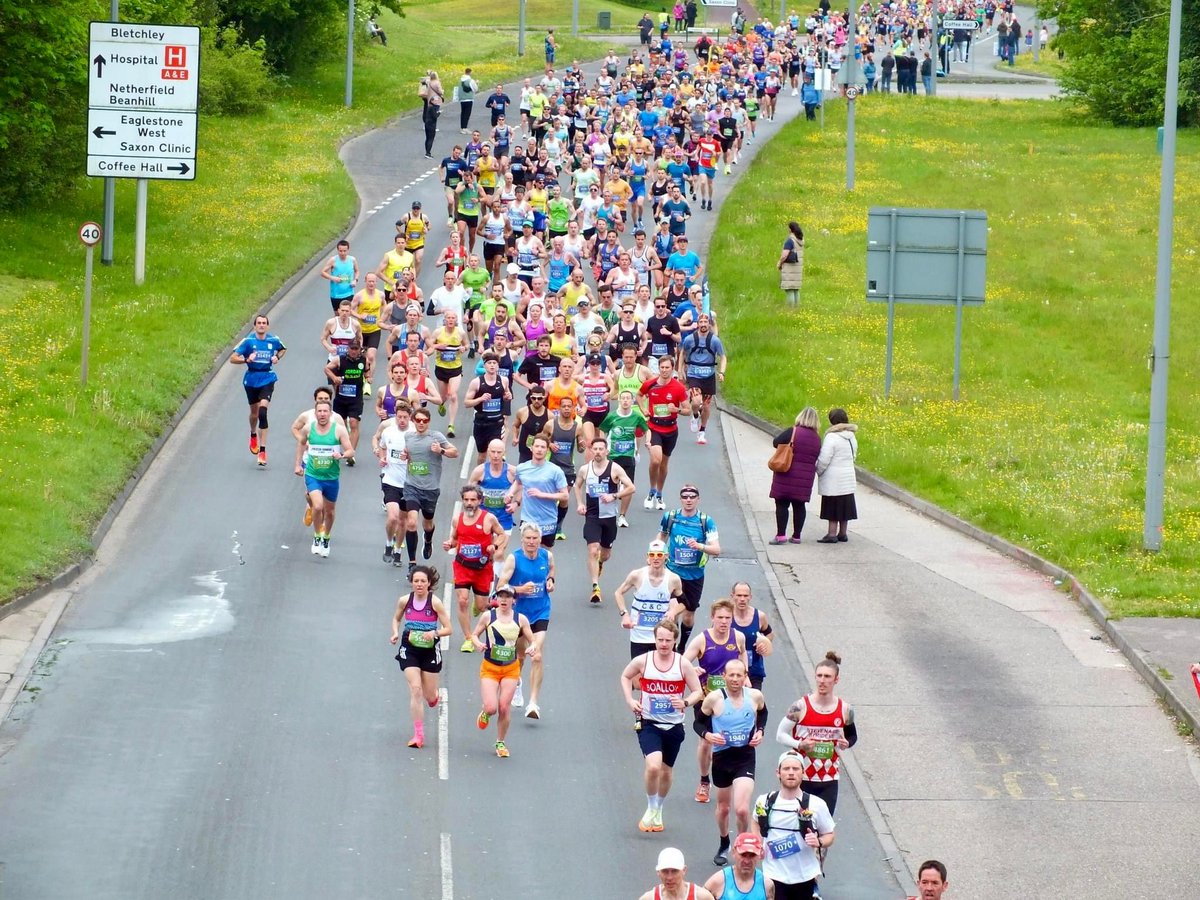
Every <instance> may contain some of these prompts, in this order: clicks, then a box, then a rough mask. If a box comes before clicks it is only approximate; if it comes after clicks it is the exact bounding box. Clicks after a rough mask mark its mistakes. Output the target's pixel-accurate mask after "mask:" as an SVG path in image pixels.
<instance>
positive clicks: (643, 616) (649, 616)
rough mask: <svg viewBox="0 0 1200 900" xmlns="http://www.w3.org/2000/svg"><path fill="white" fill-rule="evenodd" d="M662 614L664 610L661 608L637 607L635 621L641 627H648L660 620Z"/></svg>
mask: <svg viewBox="0 0 1200 900" xmlns="http://www.w3.org/2000/svg"><path fill="white" fill-rule="evenodd" d="M664 615H665V611H664V610H661V609H639V610H638V614H637V623H638V625H639V626H641V627H642V628H649V627H651V626H653V625H657V624H658V623H659V622H661V621H662V620H663V616H664Z"/></svg>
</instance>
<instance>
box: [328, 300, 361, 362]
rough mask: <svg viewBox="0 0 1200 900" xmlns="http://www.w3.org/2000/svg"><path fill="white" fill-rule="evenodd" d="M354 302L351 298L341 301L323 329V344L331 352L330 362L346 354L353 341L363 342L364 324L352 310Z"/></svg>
mask: <svg viewBox="0 0 1200 900" xmlns="http://www.w3.org/2000/svg"><path fill="white" fill-rule="evenodd" d="M353 303H354V301H353V299H351V298H347V299H345V300H342V301H340V302H339V303H338V306H337V311H336V312H335V313H334V315H333V317H332V318H331V319H329V320H328V321H326V322H325V327H324V328H322V329H321V346H322V347H324V348H325V350H326V351H327V352H328V353H329V357H328V361H329V362H336V361H337V358H338V357H339V356H345V355H346V348H348V347H349V346H350V342H351V341H358V342H359V343H360V344H361V343H362V325H360V324H359V322H358V319H356V318H354V316H353V315H352V314H351V312H350V309H351V307H352V305H353Z"/></svg>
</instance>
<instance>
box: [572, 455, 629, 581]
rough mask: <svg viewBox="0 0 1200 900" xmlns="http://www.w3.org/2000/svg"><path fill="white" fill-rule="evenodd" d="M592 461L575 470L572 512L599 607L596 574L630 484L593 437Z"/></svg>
mask: <svg viewBox="0 0 1200 900" xmlns="http://www.w3.org/2000/svg"><path fill="white" fill-rule="evenodd" d="M590 447H591V450H592V458H591V460H590V461H587V462H584V464H583V465H582V466H580V467H579V472H578V473H577V476H576V479H575V502H576V504H578V505H577V507H576V512H578V513H579V514H580V515H581V516H583V517H584V520H583V540H584V542H585V543H586V544H587V548H588V572H589V573H590V574H591V576H592V596H591V602H592V603H593V604H599V603H600V601H601V595H600V573H602V572H603V571H604V564H605V563H606V562H608V559H609V557H610V556H612V545H613V542H614V541H615V540H616V539H617V515H618V513H617V510H618V509H620V501H621V500H622V499H623V498H625V497H629V496H632V495H633V482H632V481H630V480H629V476H628V475H626V474H625V472H624V470H623V469H622V468H621V467H620V466H618V465H616V464H615V463H613V462H611V461H610V460H609V458H608V440H607V439H606V438H604V437H602V436H599V435H597V436H596V437H594V438H592V440H591V444H590Z"/></svg>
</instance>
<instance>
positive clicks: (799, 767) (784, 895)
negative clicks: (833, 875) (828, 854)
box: [752, 750, 834, 900]
mask: <svg viewBox="0 0 1200 900" xmlns="http://www.w3.org/2000/svg"><path fill="white" fill-rule="evenodd" d="M775 771H776V774H777V776H778V778H779V789H778V790H774V791H771V792H769V793H766V794H760V795H759V796H758V799H757V800H756V801H755V803H754V818H753V820H752V826H753V831H754V833H755V834H757V835H760V836H761V837H762V838H763V842H764V844H765V845H766V850H767V855H766V858H765V859H764V860H763V875H764V877H766V878H767V879H769V880H771V881H772V882H774V884H775V897H776V898H777V900H793V898H801V900H809V898H812V897H815V896H816V893H817V878H818V877H819V876H820V875H821V861H820V858H819V857H818V856H817V853H818V852H819V851H820V850H821V849H823V848H826V847H829V846H831V845H832V844H833V840H834V831H833V830H834V823H833V816H832V815H830V813H829V807H827V806H826V805H825V801H824V800H822V799H821V798H820V797H817V796H814V795H812V794H809V793H808V792H807V791H805V790H804V789H803V788H802V787H801V786H800V781H801V778H802V776H803V772H804V763H803V760H801V758H800V757H799V756H798V755H797V754H796V753H795V752H794V751H791V750H788V751H786V752H785V753H783V754H782V755H781V756H780V757H779V764H778V767H777V768H776V770H775ZM806 814H807V815H806Z"/></svg>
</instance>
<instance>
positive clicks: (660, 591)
mask: <svg viewBox="0 0 1200 900" xmlns="http://www.w3.org/2000/svg"><path fill="white" fill-rule="evenodd" d="M631 591H632V592H633V596H632V598H630V600H629V602H628V603H626V601H625V595H626V594H628V593H629V592H631ZM682 596H683V587H682V585H681V583H680V581H679V576H678V575H676V574H675V573H674V572H672V571H670V570H669V569H668V568H667V545H666V544H664V543H663V542H662V541H651V542H650V546H649V547H648V548H647V550H646V565H644V566H640V567H638V568H636V569H634V570H633V571H632V572H630V573H629V574H628V575H626V576H625V580H624V581H622V582H621V586H620V587H618V588H617V590H616V591H615V592H614V594H613V598H614V599H615V601H616V604H617V612H618V613H619V614H620V616H621V627H622V628H625V629H628V631H629V656H630V658H631V659H636V658H637V657H639V656H642V655H644V654H646V653H649V652H650V651H652V650H653V649H654V628H655V626H657V625H658V623H659V622H662V621H664V620H669V621H672V622H673V621H675V618H676V616H678V615H679V613H680V612H682V611H683V606H682V605H681V604H680V602H679V601H680V598H682Z"/></svg>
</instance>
